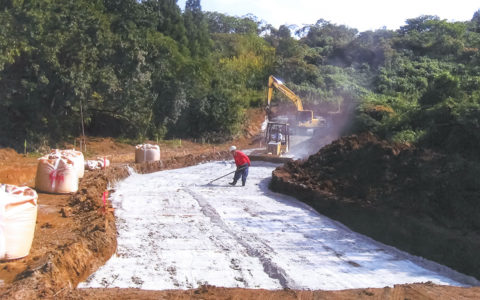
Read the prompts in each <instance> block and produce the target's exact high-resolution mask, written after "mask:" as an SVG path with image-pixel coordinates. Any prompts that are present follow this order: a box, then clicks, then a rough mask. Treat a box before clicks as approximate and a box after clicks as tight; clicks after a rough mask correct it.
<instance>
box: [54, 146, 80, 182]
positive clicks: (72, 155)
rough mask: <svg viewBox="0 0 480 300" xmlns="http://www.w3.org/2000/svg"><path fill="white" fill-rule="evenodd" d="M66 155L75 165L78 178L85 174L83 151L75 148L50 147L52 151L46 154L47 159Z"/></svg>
mask: <svg viewBox="0 0 480 300" xmlns="http://www.w3.org/2000/svg"><path fill="white" fill-rule="evenodd" d="M61 157H66V158H68V159H69V160H71V161H72V162H73V165H74V166H75V170H77V176H78V178H83V175H84V174H85V167H84V166H85V158H84V157H83V153H82V152H80V151H75V150H59V149H52V152H50V154H49V155H48V159H56V158H61Z"/></svg>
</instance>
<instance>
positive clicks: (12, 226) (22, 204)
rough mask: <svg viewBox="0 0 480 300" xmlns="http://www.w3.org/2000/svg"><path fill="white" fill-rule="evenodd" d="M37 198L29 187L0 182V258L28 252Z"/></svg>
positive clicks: (35, 216) (3, 258)
mask: <svg viewBox="0 0 480 300" xmlns="http://www.w3.org/2000/svg"><path fill="white" fill-rule="evenodd" d="M37 199H38V196H37V193H36V192H35V191H34V190H32V189H31V188H29V187H26V186H23V187H18V186H15V185H9V184H0V260H5V259H16V258H22V257H25V256H27V255H28V253H29V252H30V247H31V246H32V241H33V235H34V233H35V222H36V220H37Z"/></svg>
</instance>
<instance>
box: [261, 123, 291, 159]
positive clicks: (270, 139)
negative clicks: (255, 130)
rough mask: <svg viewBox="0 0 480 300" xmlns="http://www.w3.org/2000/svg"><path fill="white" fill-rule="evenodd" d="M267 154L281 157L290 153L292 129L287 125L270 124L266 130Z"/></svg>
mask: <svg viewBox="0 0 480 300" xmlns="http://www.w3.org/2000/svg"><path fill="white" fill-rule="evenodd" d="M265 145H266V151H267V154H271V155H275V156H280V155H282V154H285V153H287V152H288V147H289V145H290V127H289V125H288V124H287V123H278V122H269V123H268V124H267V128H266V130H265Z"/></svg>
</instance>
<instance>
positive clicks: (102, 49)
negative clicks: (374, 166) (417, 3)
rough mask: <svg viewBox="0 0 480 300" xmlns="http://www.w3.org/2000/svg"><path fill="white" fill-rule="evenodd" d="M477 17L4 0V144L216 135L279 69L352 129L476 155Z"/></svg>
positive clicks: (129, 0) (114, 0)
mask: <svg viewBox="0 0 480 300" xmlns="http://www.w3.org/2000/svg"><path fill="white" fill-rule="evenodd" d="M472 15H473V17H472V20H471V21H469V22H447V21H446V20H441V19H439V18H438V17H435V16H420V17H418V18H415V19H408V20H406V25H405V26H403V27H401V28H400V29H399V30H396V31H391V30H384V29H379V30H376V31H367V32H358V31H357V30H356V29H354V28H348V27H346V26H344V25H337V24H332V23H330V22H328V21H326V20H323V19H320V20H318V21H317V22H316V23H315V24H311V25H308V26H305V27H303V28H293V27H290V28H289V27H286V26H281V27H280V28H278V29H277V28H274V27H273V26H271V25H269V24H265V23H264V22H261V21H258V20H257V19H256V18H255V17H254V16H249V17H231V16H227V15H223V14H220V13H217V12H204V11H202V10H201V3H200V1H199V0H189V1H187V4H186V7H185V9H184V10H183V11H182V10H181V9H180V8H179V7H178V5H177V4H176V1H175V0H165V1H155V0H145V1H135V0H125V1H118V0H94V1H86V0H79V1H53V0H45V1H34V0H24V1H12V0H6V1H1V2H0V20H1V23H2V28H1V29H0V50H1V51H0V87H1V88H0V108H1V109H2V111H3V114H4V117H3V118H1V120H0V145H1V146H10V147H12V146H13V147H15V148H17V149H18V150H24V149H23V148H24V143H25V141H26V142H27V148H29V150H33V149H35V148H36V147H39V146H41V145H46V144H47V145H48V144H53V143H56V142H58V141H61V140H65V139H69V140H70V141H71V140H72V139H73V137H77V136H80V135H81V134H82V131H84V132H85V134H87V135H96V136H113V137H121V138H129V139H144V138H150V139H163V138H169V137H185V138H201V139H203V140H205V141H209V142H219V141H224V140H226V139H229V138H231V137H233V136H235V135H236V134H238V133H239V132H240V131H241V129H242V126H243V125H244V122H245V111H246V109H247V108H249V107H258V106H262V105H263V102H264V99H265V88H266V82H267V78H268V76H269V75H270V74H274V75H275V76H276V77H278V78H281V79H282V80H283V81H284V82H285V83H286V85H287V86H289V87H290V88H291V89H292V90H293V91H295V93H297V94H298V95H299V96H300V97H301V98H302V99H303V100H304V102H305V106H307V108H311V109H314V110H315V111H316V112H317V113H319V114H321V113H326V112H333V111H341V112H342V113H348V114H349V113H353V116H352V119H353V120H354V121H353V122H352V123H351V124H350V127H348V128H347V129H346V132H359V131H365V130H370V131H372V132H374V133H377V134H379V135H380V136H381V137H383V138H387V139H391V140H394V141H399V142H410V143H421V144H422V145H425V146H428V147H437V148H442V149H444V150H446V151H451V152H458V151H460V152H462V153H465V154H467V155H471V156H475V154H476V149H477V146H478V145H479V139H480V131H479V130H478V129H479V98H480V96H479V94H480V61H479V60H480V53H479V51H478V49H479V48H480V11H477V12H472ZM274 101H276V102H277V101H279V102H281V101H285V99H282V98H281V96H280V95H278V96H276V99H274ZM82 122H83V129H82ZM30 148H31V149H30Z"/></svg>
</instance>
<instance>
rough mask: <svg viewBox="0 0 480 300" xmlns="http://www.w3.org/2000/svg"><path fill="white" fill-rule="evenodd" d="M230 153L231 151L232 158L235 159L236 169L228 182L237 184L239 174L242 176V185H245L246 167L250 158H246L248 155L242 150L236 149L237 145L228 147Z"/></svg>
mask: <svg viewBox="0 0 480 300" xmlns="http://www.w3.org/2000/svg"><path fill="white" fill-rule="evenodd" d="M230 153H232V156H233V159H234V160H235V165H236V166H237V170H236V171H235V174H234V175H233V181H232V182H229V183H228V184H230V185H235V184H237V181H238V179H240V176H242V186H245V182H246V181H247V176H248V167H250V158H248V156H247V155H246V154H245V153H243V152H242V151H239V150H237V147H235V146H231V147H230Z"/></svg>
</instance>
